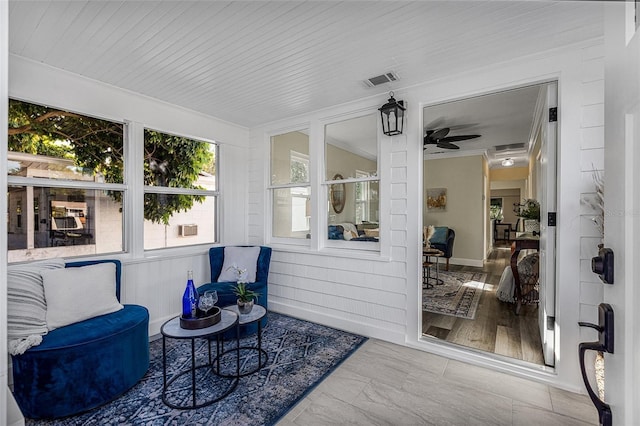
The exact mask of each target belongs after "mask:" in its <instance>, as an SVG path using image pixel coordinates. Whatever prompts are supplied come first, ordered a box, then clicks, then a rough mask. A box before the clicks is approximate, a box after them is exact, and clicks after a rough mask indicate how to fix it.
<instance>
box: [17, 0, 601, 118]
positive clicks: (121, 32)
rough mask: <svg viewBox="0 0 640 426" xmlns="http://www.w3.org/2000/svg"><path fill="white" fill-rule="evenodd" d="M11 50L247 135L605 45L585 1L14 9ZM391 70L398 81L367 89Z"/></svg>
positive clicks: (42, 5)
mask: <svg viewBox="0 0 640 426" xmlns="http://www.w3.org/2000/svg"><path fill="white" fill-rule="evenodd" d="M9 10H10V15H9V23H10V39H9V48H10V52H11V53H12V54H15V55H19V56H23V57H26V58H30V59H32V60H35V61H38V62H43V63H46V64H49V65H51V66H54V67H57V68H61V69H64V70H68V71H70V72H73V73H77V74H80V75H83V76H86V77H89V78H92V79H95V80H99V81H102V82H105V83H108V84H112V85H114V86H118V87H122V88H125V89H128V90H131V91H134V92H138V93H141V94H144V95H148V96H151V97H154V98H157V99H160V100H163V101H166V102H169V103H172V104H176V105H180V106H183V107H186V108H189V109H193V110H196V111H200V112H202V113H205V114H209V115H212V116H215V117H218V118H221V119H224V120H227V121H229V122H233V123H237V124H239V125H243V126H247V127H252V126H256V125H259V124H262V123H267V122H271V121H274V120H277V119H281V118H285V117H290V116H294V115H298V114H302V113H306V112H309V111H313V110H317V109H321V108H324V107H328V106H331V105H336V104H341V103H344V102H348V101H352V100H356V99H361V98H366V97H370V96H380V103H381V104H382V103H384V102H385V101H386V98H387V96H386V95H387V93H388V91H389V90H392V89H398V88H402V87H408V86H412V85H415V84H418V83H421V82H425V81H428V80H432V79H436V78H440V77H445V76H449V75H452V74H455V73H457V72H461V71H464V70H468V69H473V68H476V67H482V66H486V65H490V64H493V63H496V62H501V61H506V60H509V59H512V58H514V57H517V56H524V55H529V54H533V53H536V52H538V51H544V50H548V49H553V48H556V47H559V46H563V45H567V44H572V43H576V42H580V41H582V40H585V39H591V38H596V37H600V36H602V33H603V24H602V5H601V4H600V3H599V2H591V1H576V2H573V1H556V2H547V1H522V2H520V1H420V2H393V1H383V2H348V1H347V2H331V1H321V2H320V1H318V2H314V1H307V2H300V1H289V2H270V1H259V2H246V1H242V2H219V1H215V2H214V1H80V0H74V1H59V0H53V1H11V2H10V5H9ZM390 70H393V71H395V72H396V73H397V74H398V75H399V76H400V80H399V81H398V82H395V83H393V84H386V85H383V86H378V87H375V88H367V87H366V86H365V85H364V84H363V80H364V79H366V78H368V77H373V76H375V75H378V74H382V73H384V72H387V71H390Z"/></svg>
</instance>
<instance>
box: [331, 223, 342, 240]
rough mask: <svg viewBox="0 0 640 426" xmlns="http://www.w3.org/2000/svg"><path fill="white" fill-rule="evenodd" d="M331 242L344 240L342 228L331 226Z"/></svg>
mask: <svg viewBox="0 0 640 426" xmlns="http://www.w3.org/2000/svg"><path fill="white" fill-rule="evenodd" d="M329 239H330V240H344V229H343V228H342V226H337V225H329Z"/></svg>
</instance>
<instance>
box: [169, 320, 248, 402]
mask: <svg viewBox="0 0 640 426" xmlns="http://www.w3.org/2000/svg"><path fill="white" fill-rule="evenodd" d="M220 337H221V336H220V335H217V336H216V357H215V358H214V359H212V358H211V339H207V340H208V342H207V344H208V347H209V363H208V364H203V365H196V353H195V340H196V337H194V338H191V368H190V369H188V370H184V371H181V372H179V373H177V374H176V375H175V376H174V377H172V378H171V379H170V380H167V344H166V341H167V337H166V336H162V379H163V386H162V402H164V403H165V405H167V406H168V407H171V408H174V409H177V410H192V409H194V408H201V407H206V406H208V405H211V404H214V403H216V402H218V401H220V400H222V399H223V398H226V397H227V396H229V394H231V392H233V391H234V390H235V389H236V387H237V386H238V381H239V380H240V377H241V375H240V349H242V348H240V347H236V348H233V349H230V350H228V351H226V352H224V348H223V349H222V350H221V348H220V346H221V342H222V339H221V338H220ZM236 342H237V344H238V345H239V343H240V326H239V324H236ZM232 352H236V374H229V375H225V374H220V358H221V356H222V355H223V354H224V353H232ZM203 368H210V369H211V371H212V372H213V373H214V374H215V375H216V376H218V377H221V378H230V379H232V380H231V382H230V384H229V386H228V387H227V389H226V390H225V391H224V392H222V393H221V394H220V395H217V396H216V397H214V398H210V399H208V400H206V401H203V402H201V403H198V402H197V398H196V370H200V369H203ZM189 373H191V404H189V405H181V404H176V403H173V402H171V401H169V399H168V398H167V391H168V390H169V386H171V384H172V383H174V382H175V381H176V380H177V379H179V378H180V377H182V376H184V375H186V374H189Z"/></svg>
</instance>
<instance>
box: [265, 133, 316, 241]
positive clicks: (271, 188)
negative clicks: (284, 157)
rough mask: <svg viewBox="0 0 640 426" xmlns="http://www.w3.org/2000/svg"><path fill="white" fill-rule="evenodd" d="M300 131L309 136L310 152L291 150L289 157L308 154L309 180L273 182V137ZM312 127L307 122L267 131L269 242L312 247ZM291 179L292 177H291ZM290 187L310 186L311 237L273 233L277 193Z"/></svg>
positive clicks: (266, 224)
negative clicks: (283, 235)
mask: <svg viewBox="0 0 640 426" xmlns="http://www.w3.org/2000/svg"><path fill="white" fill-rule="evenodd" d="M294 132H299V133H303V134H306V135H307V136H308V150H309V154H304V153H301V152H297V151H293V150H290V151H289V159H290V160H291V159H293V158H294V157H295V155H292V153H293V152H295V153H296V154H297V155H298V156H307V157H308V158H307V160H308V165H309V176H308V181H307V182H289V183H280V184H273V183H272V179H271V177H272V176H273V159H272V146H271V144H272V141H273V138H274V137H276V136H280V135H285V134H287V133H294ZM311 139H312V138H311V129H310V126H309V125H308V124H307V125H305V124H302V125H298V126H293V127H290V128H286V129H278V130H273V131H271V132H266V133H265V146H266V147H267V149H268V156H267V158H268V163H267V167H266V170H267V188H266V189H267V193H268V195H267V203H266V209H267V211H266V214H265V219H266V220H265V231H266V232H265V241H266V242H267V243H269V244H276V245H278V244H281V245H283V246H287V245H292V246H303V247H308V248H309V247H310V246H311V240H312V239H313V238H314V226H313V216H314V210H313V205H314V191H313V186H312V181H313V155H312V142H311ZM289 180H291V177H290V178H289ZM290 188H308V189H309V193H310V194H309V203H310V211H311V215H310V216H308V217H307V223H308V224H309V230H308V233H309V234H310V236H311V238H295V237H278V236H274V235H273V220H274V214H273V210H274V202H275V193H276V191H277V190H279V189H290Z"/></svg>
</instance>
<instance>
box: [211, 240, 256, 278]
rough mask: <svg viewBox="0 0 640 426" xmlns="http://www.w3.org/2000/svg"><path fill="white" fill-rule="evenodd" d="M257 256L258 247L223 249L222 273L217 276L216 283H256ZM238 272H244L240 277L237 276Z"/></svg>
mask: <svg viewBox="0 0 640 426" xmlns="http://www.w3.org/2000/svg"><path fill="white" fill-rule="evenodd" d="M259 255H260V247H225V248H224V262H223V264H222V272H220V276H218V282H228V281H242V282H245V283H254V282H256V269H257V267H258V256H259ZM238 270H244V273H243V274H242V276H240V277H239V276H238V272H237V271H238Z"/></svg>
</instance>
